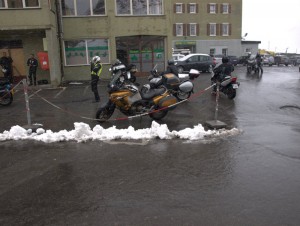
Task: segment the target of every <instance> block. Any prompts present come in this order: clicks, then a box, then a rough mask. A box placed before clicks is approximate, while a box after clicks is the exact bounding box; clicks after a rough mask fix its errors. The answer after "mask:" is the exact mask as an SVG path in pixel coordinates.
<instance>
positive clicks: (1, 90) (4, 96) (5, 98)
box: [0, 78, 13, 106]
mask: <svg viewBox="0 0 300 226" xmlns="http://www.w3.org/2000/svg"><path fill="white" fill-rule="evenodd" d="M12 102H13V89H12V85H11V84H10V82H9V81H8V79H6V78H5V79H1V80H0V105H3V106H8V105H10V104H11V103H12Z"/></svg>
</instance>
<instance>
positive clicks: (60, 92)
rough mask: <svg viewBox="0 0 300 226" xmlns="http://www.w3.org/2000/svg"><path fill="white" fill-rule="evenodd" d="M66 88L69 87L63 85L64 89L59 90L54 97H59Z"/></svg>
mask: <svg viewBox="0 0 300 226" xmlns="http://www.w3.org/2000/svg"><path fill="white" fill-rule="evenodd" d="M66 89H67V87H62V90H61V91H59V92H58V93H57V94H56V95H55V96H54V99H55V98H57V97H58V96H59V95H60V94H62V93H63V92H64V91H65V90H66Z"/></svg>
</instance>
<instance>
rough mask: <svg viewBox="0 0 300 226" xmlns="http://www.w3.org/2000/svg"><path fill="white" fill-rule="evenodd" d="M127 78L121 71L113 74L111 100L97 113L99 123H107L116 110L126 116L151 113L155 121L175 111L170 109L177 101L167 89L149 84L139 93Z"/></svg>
mask: <svg viewBox="0 0 300 226" xmlns="http://www.w3.org/2000/svg"><path fill="white" fill-rule="evenodd" d="M126 76H127V75H126V74H124V73H122V72H121V71H118V72H117V73H113V75H112V77H111V80H110V82H109V85H108V93H109V100H108V102H107V103H106V104H105V105H104V106H102V107H100V108H99V109H98V110H97V112H96V119H97V120H98V122H99V123H102V122H105V121H107V120H108V119H109V118H110V117H111V116H112V115H113V113H114V111H115V109H116V108H117V109H119V110H120V111H121V112H122V113H123V114H124V115H126V116H135V115H139V114H147V113H149V116H150V117H151V118H152V119H155V120H159V119H162V118H163V117H165V116H166V115H167V113H168V111H169V110H172V109H174V107H170V108H168V107H169V106H171V105H173V104H176V103H177V99H176V97H174V96H173V95H171V94H170V92H169V91H168V89H167V88H166V87H164V86H157V88H152V87H150V85H149V84H145V85H144V86H143V88H142V89H141V91H139V89H138V87H137V86H136V85H134V84H132V83H128V82H126V81H127V77H126ZM155 86H156V85H155ZM160 109H163V110H160Z"/></svg>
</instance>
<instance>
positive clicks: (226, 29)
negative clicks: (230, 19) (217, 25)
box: [222, 24, 229, 36]
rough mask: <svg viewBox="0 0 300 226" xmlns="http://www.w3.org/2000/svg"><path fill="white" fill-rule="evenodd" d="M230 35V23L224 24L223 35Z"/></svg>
mask: <svg viewBox="0 0 300 226" xmlns="http://www.w3.org/2000/svg"><path fill="white" fill-rule="evenodd" d="M228 35H229V24H222V36H228Z"/></svg>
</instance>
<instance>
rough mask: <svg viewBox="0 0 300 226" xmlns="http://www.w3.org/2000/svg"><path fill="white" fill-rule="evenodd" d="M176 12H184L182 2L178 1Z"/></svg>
mask: <svg viewBox="0 0 300 226" xmlns="http://www.w3.org/2000/svg"><path fill="white" fill-rule="evenodd" d="M175 13H183V6H182V3H176V4H175Z"/></svg>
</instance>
